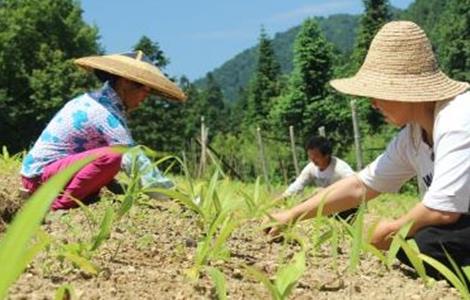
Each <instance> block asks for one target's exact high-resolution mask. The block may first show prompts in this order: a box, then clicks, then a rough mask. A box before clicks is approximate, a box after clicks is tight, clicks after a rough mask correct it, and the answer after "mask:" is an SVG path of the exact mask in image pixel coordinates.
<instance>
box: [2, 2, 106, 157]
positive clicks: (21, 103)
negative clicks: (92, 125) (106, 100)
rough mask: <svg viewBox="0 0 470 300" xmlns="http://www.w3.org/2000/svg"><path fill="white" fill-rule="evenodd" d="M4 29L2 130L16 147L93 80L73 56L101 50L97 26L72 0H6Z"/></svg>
mask: <svg viewBox="0 0 470 300" xmlns="http://www.w3.org/2000/svg"><path fill="white" fill-rule="evenodd" d="M0 28H2V30H1V32H0V111H1V118H2V122H0V130H1V132H2V136H3V137H4V139H5V140H6V141H7V142H8V145H9V148H10V150H11V151H14V152H17V151H19V150H22V149H24V148H25V147H27V146H28V144H29V143H30V142H31V141H32V140H34V138H35V137H36V136H38V135H39V131H40V130H41V129H42V128H43V127H44V126H45V124H46V123H47V122H48V121H49V119H50V117H51V116H52V114H54V113H55V112H56V111H57V110H58V109H59V108H60V107H61V106H62V105H63V104H64V103H65V101H67V99H69V98H71V97H73V96H74V95H77V94H78V93H80V92H82V91H83V89H84V87H85V85H92V84H93V82H94V81H93V79H92V78H91V77H86V76H84V75H83V73H82V71H79V70H78V69H77V68H76V67H73V66H72V63H71V59H72V58H76V57H80V56H86V55H92V54H96V53H99V52H100V47H99V44H98V42H97V40H98V29H97V28H96V27H93V26H89V25H87V24H86V23H85V22H84V21H83V20H82V11H81V9H80V6H79V5H78V3H77V2H75V1H73V0H65V1H62V0H45V1H42V0H27V1H15V0H5V1H2V5H1V6H0Z"/></svg>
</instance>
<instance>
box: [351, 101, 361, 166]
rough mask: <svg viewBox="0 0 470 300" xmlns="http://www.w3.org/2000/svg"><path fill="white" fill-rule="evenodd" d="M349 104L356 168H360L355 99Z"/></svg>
mask: <svg viewBox="0 0 470 300" xmlns="http://www.w3.org/2000/svg"><path fill="white" fill-rule="evenodd" d="M350 104H351V116H352V122H353V130H354V146H355V148H356V169H357V170H361V169H362V147H361V135H360V132H359V125H358V120H357V112H356V100H355V99H353V100H351V102H350Z"/></svg>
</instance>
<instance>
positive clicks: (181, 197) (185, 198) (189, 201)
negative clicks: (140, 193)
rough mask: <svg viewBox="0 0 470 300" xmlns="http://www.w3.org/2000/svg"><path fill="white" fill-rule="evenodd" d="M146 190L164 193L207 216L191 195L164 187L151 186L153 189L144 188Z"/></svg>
mask: <svg viewBox="0 0 470 300" xmlns="http://www.w3.org/2000/svg"><path fill="white" fill-rule="evenodd" d="M144 192H156V193H160V194H163V195H165V196H167V197H169V198H171V199H174V200H176V201H178V202H180V203H181V204H183V205H184V206H186V207H187V208H189V209H190V210H192V211H194V212H195V213H197V214H198V215H200V216H201V217H203V218H205V213H204V212H203V211H202V210H201V208H200V207H199V206H198V205H197V204H196V203H194V202H193V200H192V199H191V198H190V197H188V196H187V195H185V194H183V193H181V192H179V191H176V190H169V189H163V188H151V189H146V190H144Z"/></svg>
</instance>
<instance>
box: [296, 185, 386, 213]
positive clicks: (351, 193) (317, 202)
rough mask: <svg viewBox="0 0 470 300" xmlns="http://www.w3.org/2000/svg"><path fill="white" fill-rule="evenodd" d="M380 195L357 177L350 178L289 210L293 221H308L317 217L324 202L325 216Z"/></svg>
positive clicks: (323, 211)
mask: <svg viewBox="0 0 470 300" xmlns="http://www.w3.org/2000/svg"><path fill="white" fill-rule="evenodd" d="M378 194H379V193H378V192H376V191H374V190H372V189H370V188H368V187H367V186H366V185H364V184H363V183H362V182H361V181H360V180H359V178H357V177H356V176H350V177H348V178H345V179H343V180H341V181H338V182H336V183H335V184H333V185H330V186H329V187H327V188H325V189H322V190H321V191H320V192H319V193H317V194H315V195H314V196H313V197H311V198H310V199H308V200H307V201H305V202H303V203H301V204H299V205H297V206H295V207H294V208H292V209H291V210H289V214H290V216H291V219H293V220H294V219H298V218H302V219H308V218H312V217H314V216H316V215H317V211H318V209H319V208H320V206H321V204H322V202H323V210H322V213H323V215H329V214H332V213H335V212H340V211H344V210H346V209H349V208H352V207H357V206H358V205H359V204H360V203H361V201H362V200H363V199H364V200H369V199H372V198H373V197H375V196H377V195H378Z"/></svg>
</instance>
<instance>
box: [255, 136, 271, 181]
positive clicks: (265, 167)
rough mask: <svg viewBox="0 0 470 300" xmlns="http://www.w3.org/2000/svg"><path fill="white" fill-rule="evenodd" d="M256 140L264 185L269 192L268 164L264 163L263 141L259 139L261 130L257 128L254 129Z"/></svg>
mask: <svg viewBox="0 0 470 300" xmlns="http://www.w3.org/2000/svg"><path fill="white" fill-rule="evenodd" d="M256 138H257V140H258V148H259V155H260V159H261V164H262V167H263V175H264V181H265V183H266V185H267V186H268V189H269V190H271V185H270V184H269V173H268V164H267V162H266V155H265V152H264V147H263V140H262V139H261V129H260V128H259V127H258V128H256Z"/></svg>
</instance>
